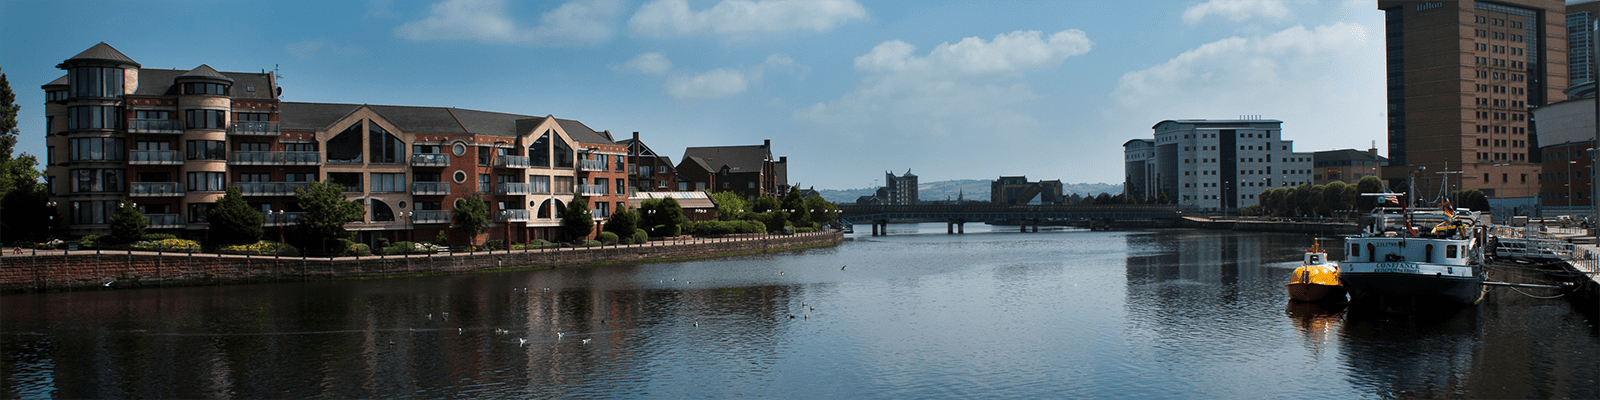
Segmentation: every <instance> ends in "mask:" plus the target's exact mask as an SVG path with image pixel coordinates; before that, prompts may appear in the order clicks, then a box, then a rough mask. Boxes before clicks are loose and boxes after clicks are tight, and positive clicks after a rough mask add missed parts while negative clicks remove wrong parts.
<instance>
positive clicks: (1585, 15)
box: [1567, 1, 1600, 96]
mask: <svg viewBox="0 0 1600 400" xmlns="http://www.w3.org/2000/svg"><path fill="white" fill-rule="evenodd" d="M1597 21H1600V1H1588V2H1583V3H1574V4H1567V81H1568V82H1567V86H1569V87H1579V86H1582V85H1584V84H1591V85H1589V87H1591V88H1592V87H1593V85H1592V83H1593V82H1594V74H1595V70H1594V67H1595V64H1594V39H1595V37H1594V29H1595V22H1597ZM1567 95H1568V96H1572V92H1570V91H1569V92H1568V93H1567ZM1591 95H1592V94H1591Z"/></svg>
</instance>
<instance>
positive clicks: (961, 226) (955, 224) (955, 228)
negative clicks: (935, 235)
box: [944, 219, 967, 235]
mask: <svg viewBox="0 0 1600 400" xmlns="http://www.w3.org/2000/svg"><path fill="white" fill-rule="evenodd" d="M944 233H945V234H946V235H954V234H957V233H960V234H966V233H967V221H963V220H959V219H952V220H948V221H945V222H944Z"/></svg>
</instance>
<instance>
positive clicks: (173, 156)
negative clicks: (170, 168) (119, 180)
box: [128, 150, 183, 165]
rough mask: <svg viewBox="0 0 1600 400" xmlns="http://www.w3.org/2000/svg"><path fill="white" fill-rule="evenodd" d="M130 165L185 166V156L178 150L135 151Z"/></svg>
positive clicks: (129, 162)
mask: <svg viewBox="0 0 1600 400" xmlns="http://www.w3.org/2000/svg"><path fill="white" fill-rule="evenodd" d="M128 165H183V155H182V154H181V153H178V151H177V150H133V151H129V152H128Z"/></svg>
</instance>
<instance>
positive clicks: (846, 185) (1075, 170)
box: [0, 0, 1385, 189]
mask: <svg viewBox="0 0 1600 400" xmlns="http://www.w3.org/2000/svg"><path fill="white" fill-rule="evenodd" d="M89 10H100V11H98V12H89ZM101 41H104V42H106V43H109V44H111V45H112V46H114V47H116V48H117V49H118V50H121V51H122V52H123V53H124V54H127V55H128V56H129V57H132V58H133V59H134V60H136V61H139V62H140V63H141V64H143V66H144V67H146V68H171V69H191V68H194V67H196V66H199V65H201V64H207V65H210V66H211V67H213V68H216V69H218V70H222V71H261V70H272V69H276V70H278V72H279V73H280V75H281V76H282V77H283V78H282V79H281V81H280V86H282V87H283V100H285V101H303V102H341V103H368V104H393V105H421V106H445V107H459V108H468V109H478V110H488V111H499V112H510V113H519V114H528V115H540V116H542V115H555V116H557V117H561V118H571V119H577V120H580V121H583V122H584V123H586V124H588V125H589V126H591V127H593V128H595V129H599V130H610V131H611V132H612V133H613V134H614V135H616V136H617V137H618V138H619V139H620V138H624V137H628V136H629V135H631V132H634V131H638V132H640V134H641V138H642V139H643V140H644V141H645V143H647V144H649V145H650V146H651V147H652V148H654V149H655V150H656V151H657V152H660V153H662V154H664V155H668V156H670V157H672V158H673V160H674V161H677V160H678V159H679V158H681V156H682V154H683V149H684V148H685V147H692V146H724V145H746V144H760V143H761V141H762V140H763V139H771V140H772V142H773V149H774V152H775V155H782V156H788V157H789V161H790V169H789V180H790V182H791V183H796V184H799V185H801V186H802V187H816V188H818V189H853V188H864V187H869V186H875V185H878V184H881V183H882V182H881V179H882V173H883V172H885V171H889V170H892V171H895V172H896V173H904V172H905V171H906V170H908V169H909V170H911V171H912V172H913V173H916V174H917V175H918V176H919V177H920V178H921V180H922V181H924V182H931V181H941V180H950V179H993V178H995V177H997V176H1000V175H1027V176H1028V177H1029V178H1030V179H1033V180H1038V179H1061V180H1063V181H1066V182H1085V183H1094V182H1107V183H1120V182H1121V181H1122V147H1121V145H1122V143H1123V142H1125V141H1127V140H1129V139H1134V138H1149V137H1150V136H1151V130H1150V127H1151V126H1153V125H1155V123H1156V122H1159V121H1161V120H1164V119H1179V118H1206V119H1230V118H1237V117H1239V116H1241V115H1260V116H1262V117H1264V118H1270V119H1279V120H1283V121H1284V125H1283V127H1284V134H1283V137H1284V138H1286V139H1290V140H1294V141H1295V149H1296V150H1298V151H1319V150H1329V149H1337V148H1358V149H1365V148H1367V147H1368V146H1370V145H1371V143H1372V142H1373V141H1378V147H1379V148H1380V149H1382V148H1383V147H1384V145H1383V142H1382V138H1383V132H1384V129H1385V123H1384V114H1383V112H1384V98H1383V84H1384V74H1383V13H1382V12H1380V11H1378V10H1377V9H1376V5H1375V3H1374V2H1372V1H1272V0H1211V1H1204V2H1202V1H1118V2H1101V1H1087V0H1055V1H992V2H966V1H956V2H942V1H886V2H857V1H855V0H819V1H784V0H711V1H701V0H693V1H686V0H645V1H615V0H596V1H576V0H575V1H570V2H558V1H551V2H531V1H530V2H519V1H497V0H444V1H426V2H425V1H367V2H358V1H317V2H302V1H281V2H280V1H273V2H198V1H173V2H162V1H148V2H131V3H130V2H64V1H49V2H46V1H0V69H3V72H4V73H5V74H6V75H7V76H8V78H9V79H10V82H11V85H12V88H13V89H14V90H16V92H17V101H18V103H19V104H21V105H22V106H23V109H22V115H21V118H20V119H21V126H20V128H21V129H22V131H23V138H22V140H21V143H20V144H19V146H18V147H19V149H20V150H21V151H26V152H29V153H33V154H40V153H42V152H43V151H44V137H43V135H42V131H43V124H44V114H43V109H44V107H43V103H44V93H43V92H42V91H41V90H40V89H39V86H40V85H42V84H44V83H47V82H49V81H51V80H53V79H55V78H58V77H60V76H62V75H63V74H64V73H63V71H61V70H58V69H55V65H56V64H58V63H60V62H61V61H62V60H65V59H67V58H70V57H72V56H73V55H76V54H77V53H79V52H81V51H83V50H84V49H87V48H89V47H90V46H93V45H94V44H96V43H98V42H101Z"/></svg>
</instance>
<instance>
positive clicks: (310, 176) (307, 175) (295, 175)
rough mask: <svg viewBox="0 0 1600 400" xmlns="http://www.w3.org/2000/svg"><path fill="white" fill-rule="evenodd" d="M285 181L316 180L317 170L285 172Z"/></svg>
mask: <svg viewBox="0 0 1600 400" xmlns="http://www.w3.org/2000/svg"><path fill="white" fill-rule="evenodd" d="M283 180H284V182H316V181H317V174H316V173H315V172H290V173H286V174H283Z"/></svg>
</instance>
